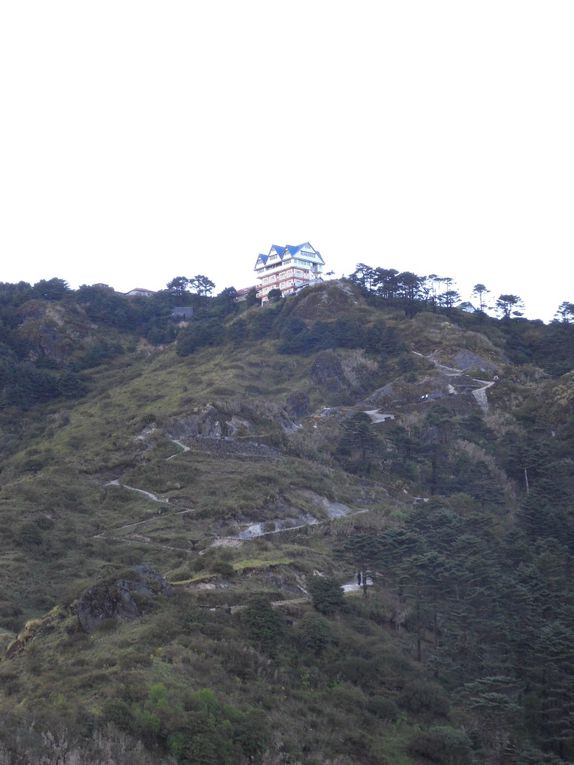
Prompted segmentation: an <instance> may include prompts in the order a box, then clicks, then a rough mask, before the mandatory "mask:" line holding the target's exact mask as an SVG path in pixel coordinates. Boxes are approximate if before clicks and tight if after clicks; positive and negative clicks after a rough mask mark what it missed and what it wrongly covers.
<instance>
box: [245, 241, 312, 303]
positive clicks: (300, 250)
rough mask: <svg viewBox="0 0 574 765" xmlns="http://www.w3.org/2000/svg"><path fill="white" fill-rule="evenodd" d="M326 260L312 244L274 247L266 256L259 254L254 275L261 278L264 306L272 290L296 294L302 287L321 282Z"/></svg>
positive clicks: (260, 296)
mask: <svg viewBox="0 0 574 765" xmlns="http://www.w3.org/2000/svg"><path fill="white" fill-rule="evenodd" d="M324 265H325V261H324V260H323V258H322V257H321V253H320V252H317V250H316V249H315V248H314V247H312V246H311V245H310V244H309V242H304V243H303V244H297V245H291V244H287V245H285V247H280V246H279V245H277V244H274V245H273V246H272V247H271V249H270V250H269V254H267V255H259V257H258V258H257V262H256V263H255V273H256V275H257V278H258V279H259V284H258V285H257V297H258V298H261V302H262V303H265V302H266V301H267V300H268V299H269V298H268V295H269V293H270V292H271V290H275V289H278V290H281V294H282V295H294V294H295V293H296V292H298V291H299V290H300V289H302V288H303V287H307V286H309V285H310V284H314V283H316V282H319V281H321V272H322V270H323V266H324Z"/></svg>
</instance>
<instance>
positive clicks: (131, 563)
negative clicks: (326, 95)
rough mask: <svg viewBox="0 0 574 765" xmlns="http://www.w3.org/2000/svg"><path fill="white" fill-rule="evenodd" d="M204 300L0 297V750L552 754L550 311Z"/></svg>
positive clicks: (352, 300)
mask: <svg viewBox="0 0 574 765" xmlns="http://www.w3.org/2000/svg"><path fill="white" fill-rule="evenodd" d="M212 291H213V285H212V283H211V282H210V281H209V279H208V278H207V277H205V276H202V275H198V276H196V277H193V278H191V279H188V278H187V277H176V278H175V279H174V280H172V282H170V283H169V285H168V288H167V289H166V290H164V291H162V292H159V293H156V295H154V296H152V297H149V298H130V299H128V298H126V297H125V296H122V295H118V294H117V293H115V292H114V291H113V290H111V289H110V288H108V287H105V286H101V285H96V286H84V287H80V289H78V290H75V291H73V290H70V289H68V287H67V286H66V284H65V283H64V282H63V281H62V280H60V279H53V280H50V281H44V282H40V283H38V284H37V285H34V286H31V285H27V284H18V285H6V284H4V285H0V298H1V299H0V391H1V403H2V412H1V419H0V436H1V439H0V448H1V449H2V457H3V460H2V466H1V473H0V475H1V477H2V486H1V490H0V514H1V518H2V521H3V522H2V528H1V531H0V561H1V563H2V568H1V570H0V572H1V573H0V641H2V644H3V646H5V648H6V649H7V650H6V653H5V657H4V659H3V660H2V661H1V662H0V685H1V689H2V690H1V693H0V714H2V715H3V718H2V724H1V725H0V760H1V761H2V762H7V763H12V762H13V763H17V762H46V763H56V762H59V763H64V765H69V763H72V762H75V761H76V762H82V761H85V762H94V763H101V765H104V763H106V765H113V764H114V763H117V765H120V763H122V765H123V764H125V765H129V763H132V762H133V763H135V762H138V763H142V764H144V765H146V764H147V763H150V765H151V763H169V764H170V765H171V764H173V763H186V764H187V765H191V764H193V765H227V764H229V765H235V763H237V764H238V765H241V764H242V763H246V764H247V763H261V765H272V764H274V763H277V764H279V763H296V762H297V763H298V762H301V763H303V762H304V763H310V764H311V763H315V764H316V765H327V764H328V765H333V764H334V763H336V765H355V764H358V763H361V765H363V764H366V765H391V764H392V765H424V763H444V764H445V765H449V764H450V765H458V764H460V765H463V764H464V763H475V764H477V765H478V763H486V764H487V765H529V764H530V765H543V764H544V763H546V765H560V764H562V765H564V763H572V762H574V722H573V719H574V718H573V710H574V663H573V662H572V644H573V643H574V584H573V579H572V570H573V564H574V503H573V497H574V470H573V466H574V462H573V460H574V376H573V374H572V370H573V369H574V324H573V323H572V319H573V318H574V310H571V306H572V304H570V303H563V304H562V305H561V306H560V309H559V311H558V314H557V319H556V321H554V322H553V323H551V324H549V325H544V324H543V323H541V322H535V321H534V322H533V321H528V320H527V319H525V318H524V317H522V316H520V315H516V314H517V312H518V313H520V298H518V296H514V295H501V296H500V297H499V298H498V301H497V302H498V310H499V313H500V318H499V319H495V318H493V317H491V316H488V315H487V313H486V298H487V293H488V290H487V289H486V287H485V285H476V287H475V293H476V297H477V299H478V301H479V304H480V309H481V310H479V311H477V312H475V313H466V312H464V311H461V310H459V309H457V308H455V307H454V306H455V304H456V303H457V302H458V295H457V293H456V289H455V286H454V283H453V281H452V280H449V279H439V277H418V276H416V275H415V274H410V273H402V274H401V273H398V272H396V271H394V270H392V269H373V268H370V267H368V266H365V265H364V264H361V265H360V266H358V267H357V270H356V272H355V273H354V274H353V275H352V277H351V279H350V282H346V283H343V284H342V285H336V284H327V285H324V286H323V287H319V288H316V289H311V290H306V291H303V292H301V293H300V294H299V295H298V296H296V297H294V298H291V299H288V300H284V299H281V298H280V296H275V297H277V300H276V301H273V302H271V303H270V304H268V305H266V306H263V307H259V306H257V305H256V304H255V301H254V299H253V296H252V298H251V299H250V300H249V301H248V302H247V303H245V302H244V303H237V302H236V300H235V296H236V295H235V291H234V290H233V289H231V288H230V289H228V290H224V291H223V292H222V293H220V294H219V295H217V296H214V297H212V296H211V292H212ZM181 306H191V307H193V309H194V313H193V319H192V320H191V321H189V322H185V323H184V324H183V325H181V326H180V325H179V323H178V322H177V321H173V320H172V319H171V313H172V310H173V308H174V307H181ZM142 343H143V346H144V350H143V351H142V350H141V346H142ZM413 351H415V353H413ZM417 352H419V353H417ZM459 353H462V354H463V356H465V357H468V358H471V361H469V362H468V364H467V366H466V367H465V371H464V374H462V373H461V380H460V381H459V386H460V387H459V390H458V391H457V393H456V395H451V394H449V393H448V392H446V382H445V381H444V380H442V382H441V380H439V381H438V382H437V379H438V377H437V375H438V376H439V377H440V374H439V371H440V370H439V371H437V366H436V364H439V366H440V364H442V365H446V367H445V368H447V370H448V368H451V369H452V367H456V366H457V365H458V364H459V363H462V362H458V361H457V360H456V359H457V358H458V354H459ZM146 354H147V355H146ZM433 354H437V355H436V358H435V356H433ZM432 359H434V360H435V362H434V363H433V361H432ZM471 363H476V369H473V368H472V366H469V365H470V364H471ZM481 365H482V366H481ZM495 377H496V383H495V384H494V385H493V387H491V388H490V389H489V390H488V401H489V405H490V409H489V411H488V413H487V414H485V412H484V411H483V410H481V409H480V407H479V406H478V404H477V402H476V400H475V399H474V398H473V397H472V395H471V392H470V391H471V389H475V388H476V387H477V380H484V381H491V382H493V383H494V380H495ZM445 379H446V380H447V382H448V381H452V380H453V378H452V377H448V378H445ZM465 385H466V386H467V387H468V390H466V389H465V387H464V386H465ZM441 386H442V387H441ZM377 410H378V411H382V412H384V411H388V412H392V413H393V416H394V419H391V420H389V421H386V422H382V423H377V422H373V420H372V419H371V417H370V416H369V415H368V414H367V412H368V411H377ZM171 439H181V441H182V442H185V443H186V444H188V448H189V451H185V452H184V451H183V450H182V449H181V446H179V447H177V446H176V445H175V444H174V443H173V441H172V440H171ZM178 449H179V452H178V453H177V454H174V453H175V452H177V451H178ZM113 479H116V480H118V481H121V483H123V484H124V488H122V487H121V486H119V485H118V484H115V485H110V484H109V481H111V480H113ZM129 486H132V487H138V488H141V489H143V490H145V491H148V492H155V493H157V494H158V495H159V496H160V500H161V502H162V504H158V502H157V501H154V500H150V499H149V497H147V498H146V497H144V496H143V495H142V494H141V493H140V494H137V493H136V492H134V491H133V490H130V489H128V488H125V487H129ZM313 496H320V497H321V498H322V500H323V501H324V502H326V503H327V504H328V503H329V502H334V503H345V505H346V506H348V507H349V508H350V509H351V510H352V511H353V513H355V514H353V515H346V516H344V517H340V518H337V517H333V518H332V519H331V520H329V519H328V518H327V516H326V515H325V512H326V511H325V510H324V509H323V510H321V511H319V510H318V509H317V506H316V505H314V504H313V502H314V501H315V500H313ZM156 499H157V498H156ZM167 499H169V502H168V501H167ZM322 507H323V506H322ZM308 513H314V514H315V515H316V519H317V520H318V521H319V522H318V523H317V524H315V525H314V526H310V527H304V523H303V524H301V525H302V526H303V528H300V529H297V530H295V531H290V532H289V533H285V534H281V533H280V534H269V535H268V536H264V537H261V538H259V539H254V540H251V541H246V542H244V543H243V544H240V545H235V546H229V547H217V546H212V543H213V541H214V540H217V539H220V538H223V537H236V536H237V534H238V530H239V529H240V528H245V527H246V526H247V525H248V524H250V523H253V522H260V523H262V524H263V525H264V527H265V529H266V530H267V531H272V530H274V529H275V528H276V527H275V524H276V522H277V520H280V519H284V518H286V517H294V518H296V519H299V521H298V522H300V521H301V518H305V517H308V516H307V515H306V514H308ZM321 513H323V514H321ZM132 527H133V528H132ZM142 563H149V564H150V565H151V566H153V567H154V569H157V570H158V571H160V572H161V573H162V575H163V576H164V577H165V579H166V580H168V581H169V582H170V583H171V584H170V586H169V587H167V586H165V587H164V586H163V585H162V586H161V587H160V586H157V587H156V586H155V585H154V586H151V585H150V586H149V587H147V588H143V587H142V586H141V585H140V584H138V585H137V586H136V585H135V584H134V583H133V582H135V581H136V579H134V573H133V572H134V571H140V572H141V570H142V569H141V564H142ZM138 567H139V568H138ZM145 570H146V571H147V570H148V569H145ZM130 572H131V573H130ZM357 574H360V577H361V579H360V582H361V583H362V584H363V585H364V586H363V590H362V591H359V592H357V593H354V594H353V595H351V596H344V595H343V593H342V591H341V589H340V585H341V584H342V583H343V582H346V583H347V582H349V581H357ZM158 581H159V580H158ZM161 581H162V582H163V579H162V580H161ZM367 582H368V585H367ZM136 584H137V582H136ZM82 593H84V595H83V596H82ZM86 593H87V594H86ZM126 593H129V597H128V596H127V595H126ZM305 597H307V599H306V600H305ZM92 601H95V602H97V603H98V604H99V610H100V611H101V614H100V617H98V620H96V621H94V620H90V619H86V618H85V614H84V612H83V610H82V609H84V610H85V608H86V605H85V604H86V603H92ZM90 607H91V606H90ZM79 616H82V618H79ZM86 624H89V625H90V626H89V628H88V629H87V628H86V627H85V625H86ZM83 625H84V626H83ZM58 758H59V759H58ZM74 758H75V760H74Z"/></svg>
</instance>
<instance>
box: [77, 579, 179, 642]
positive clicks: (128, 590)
mask: <svg viewBox="0 0 574 765" xmlns="http://www.w3.org/2000/svg"><path fill="white" fill-rule="evenodd" d="M171 592H172V588H171V586H170V585H169V583H168V582H167V581H166V580H165V579H164V578H163V576H162V575H161V574H160V573H159V572H158V571H156V569H154V568H152V567H151V566H147V565H141V566H134V568H133V569H130V571H129V572H127V574H126V575H125V577H123V578H121V579H115V580H112V581H106V582H101V583H100V584H97V585H95V587H90V589H89V590H85V592H83V593H82V595H81V596H80V598H79V600H78V602H77V604H76V614H77V616H78V620H79V622H80V625H81V627H82V629H83V630H84V631H85V632H93V631H94V630H95V629H97V627H99V626H100V624H102V622H105V621H108V620H109V619H114V620H116V621H129V620H130V619H137V618H138V617H140V616H142V615H143V614H144V613H145V611H146V608H149V606H150V605H151V603H152V602H153V601H154V600H155V599H156V598H157V597H159V596H161V595H163V596H169V595H171Z"/></svg>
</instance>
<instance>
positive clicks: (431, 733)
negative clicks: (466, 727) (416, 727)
mask: <svg viewBox="0 0 574 765" xmlns="http://www.w3.org/2000/svg"><path fill="white" fill-rule="evenodd" d="M408 753H409V754H412V755H414V756H416V757H424V758H426V759H427V760H430V761H431V762H437V763H440V765H467V763H470V762H471V743H470V739H469V738H468V736H467V735H466V733H465V732H464V731H462V730H459V729H457V728H451V727H450V726H448V725H440V726H436V727H434V728H430V730H428V731H424V732H421V733H417V734H416V735H415V736H413V738H412V739H411V740H410V742H409V744H408Z"/></svg>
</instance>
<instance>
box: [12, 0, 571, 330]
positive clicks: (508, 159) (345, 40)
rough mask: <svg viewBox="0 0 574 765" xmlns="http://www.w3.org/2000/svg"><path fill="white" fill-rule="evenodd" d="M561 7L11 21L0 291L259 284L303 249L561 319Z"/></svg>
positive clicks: (136, 12)
mask: <svg viewBox="0 0 574 765" xmlns="http://www.w3.org/2000/svg"><path fill="white" fill-rule="evenodd" d="M573 39H574V3H572V0H538V1H537V2H532V1H531V0H516V1H515V0H481V1H480V2H478V1H477V0H473V1H472V2H471V1H470V0H452V1H451V0H393V2H388V1H387V0H378V1H376V2H371V1H370V0H354V2H350V0H347V2H339V1H338V0H329V1H328V2H327V1H325V2H323V0H289V1H288V2H287V1H286V0H283V1H282V2H277V1H276V0H241V2H239V1H238V0H202V1H201V2H198V1H195V0H185V1H181V0H163V2H159V0H155V1H154V2H150V1H149V0H134V1H132V0H98V2H95V1H94V0H92V1H91V2H87V1H86V0H70V1H65V2H64V1H63V0H50V2H46V0H40V1H37V0H4V2H0V109H1V115H0V216H1V217H0V281H19V280H21V279H24V280H27V281H32V282H34V281H37V280H38V279H41V278H50V277H52V276H59V277H62V278H64V279H66V280H67V281H68V282H69V283H70V285H71V286H73V287H77V286H78V285H79V284H84V283H85V284H91V283H95V282H105V283H108V284H110V285H112V286H114V287H116V288H117V289H120V290H124V291H125V290H128V289H130V288H132V287H135V286H141V287H148V288H150V289H159V288H162V287H163V286H165V284H166V282H167V281H169V280H170V279H171V278H173V277H174V276H177V275H184V276H193V275H194V274H197V273H204V274H207V275H208V276H209V277H210V278H211V279H213V280H214V281H215V282H216V284H217V287H218V289H222V288H223V287H226V286H229V285H234V286H236V287H242V286H247V285H249V284H252V283H253V281H254V279H253V274H252V268H253V264H254V262H255V259H256V256H257V254H258V253H259V252H267V251H268V249H269V247H270V246H271V244H273V243H277V244H286V243H289V244H297V243H300V242H304V241H310V242H311V244H313V246H314V247H316V248H317V249H318V250H320V251H321V253H322V254H323V257H324V258H325V261H326V263H327V270H329V269H331V268H332V269H333V270H335V272H336V273H337V274H341V273H345V274H348V273H350V272H352V271H353V270H354V266H355V264H356V263H357V262H360V261H362V262H366V263H369V264H370V265H373V266H377V265H380V266H384V267H389V268H391V267H392V268H397V269H400V270H413V271H415V272H416V273H419V274H428V273H433V272H434V273H437V274H439V275H441V276H452V277H454V278H455V279H456V281H457V283H458V286H459V289H460V291H461V293H462V294H463V296H464V297H467V296H468V292H469V291H470V288H471V287H472V285H473V284H475V283H476V282H484V283H485V284H486V285H487V286H488V287H490V289H491V290H492V292H493V293H494V294H495V295H498V294H499V293H501V292H513V293H515V294H518V295H520V296H522V298H523V299H524V301H525V302H526V308H527V314H528V315H529V316H530V317H531V318H543V319H546V320H547V319H549V318H551V317H552V315H553V313H554V311H555V309H556V307H557V306H558V304H559V303H560V302H562V301H563V300H569V301H571V302H574V280H573V276H574V258H573V252H574V226H573V210H574V98H573V80H574V45H573V44H572V40H573Z"/></svg>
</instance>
